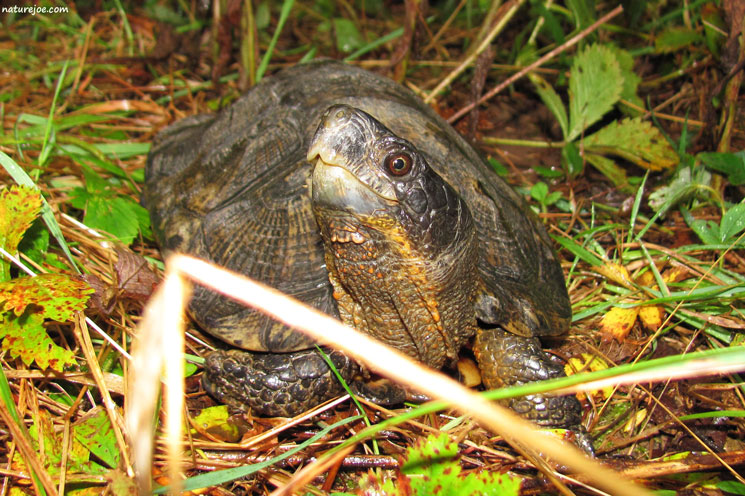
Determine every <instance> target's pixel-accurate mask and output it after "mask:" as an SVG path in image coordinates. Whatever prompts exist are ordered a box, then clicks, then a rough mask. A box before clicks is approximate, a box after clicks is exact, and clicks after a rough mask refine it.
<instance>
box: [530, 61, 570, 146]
mask: <svg viewBox="0 0 745 496" xmlns="http://www.w3.org/2000/svg"><path fill="white" fill-rule="evenodd" d="M528 77H529V78H530V81H531V82H532V83H533V85H534V86H535V92H536V93H538V96H539V97H540V98H541V100H542V101H543V104H544V105H545V106H546V107H548V109H549V110H550V111H551V113H552V114H554V117H555V118H556V121H557V122H558V123H559V127H561V134H562V136H564V139H567V134H568V133H569V119H568V118H567V111H566V108H565V107H564V102H562V101H561V97H560V96H559V94H558V93H556V90H554V89H553V88H552V87H551V85H550V84H548V82H547V81H546V80H545V79H543V78H542V77H541V76H539V75H538V74H535V73H532V72H531V73H528Z"/></svg>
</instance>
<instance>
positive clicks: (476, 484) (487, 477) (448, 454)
mask: <svg viewBox="0 0 745 496" xmlns="http://www.w3.org/2000/svg"><path fill="white" fill-rule="evenodd" d="M401 462H402V464H401V469H400V471H399V474H398V477H397V478H396V479H395V480H394V479H393V478H391V477H390V476H386V475H384V476H380V475H377V474H373V473H369V474H368V475H367V476H366V477H363V478H362V479H361V480H360V492H359V494H363V495H371V496H372V495H376V496H409V495H414V496H429V495H437V496H461V495H465V496H476V495H487V496H512V495H517V494H519V492H520V486H521V484H522V480H523V479H522V478H520V477H518V476H515V475H511V474H501V473H498V472H490V471H488V470H476V471H472V472H468V473H463V470H462V469H461V467H460V464H459V463H458V446H457V444H456V443H454V442H452V441H451V440H450V439H449V438H448V436H447V434H440V435H438V436H435V435H430V436H429V437H427V438H426V439H419V440H418V441H417V442H416V443H415V444H414V445H413V446H411V447H409V448H408V449H407V450H406V454H405V455H404V456H403V458H402V460H401Z"/></svg>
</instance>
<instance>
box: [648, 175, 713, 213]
mask: <svg viewBox="0 0 745 496" xmlns="http://www.w3.org/2000/svg"><path fill="white" fill-rule="evenodd" d="M710 183H711V174H710V173H709V172H708V171H707V170H706V169H704V168H703V167H695V168H692V167H681V168H680V169H678V171H677V172H676V173H675V176H674V178H673V180H672V181H670V182H668V184H666V185H664V186H662V187H660V188H658V189H657V190H655V191H653V192H652V193H650V195H649V205H650V206H651V207H652V208H653V209H654V210H655V211H656V212H666V211H667V210H669V209H670V208H671V207H673V206H674V205H677V204H678V203H680V202H682V201H684V200H687V199H688V198H690V197H691V196H693V195H695V194H696V193H697V192H698V191H699V190H701V191H707V192H708V191H709V189H710V188H709V184H710Z"/></svg>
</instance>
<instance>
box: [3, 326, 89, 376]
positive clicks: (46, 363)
mask: <svg viewBox="0 0 745 496" xmlns="http://www.w3.org/2000/svg"><path fill="white" fill-rule="evenodd" d="M0 339H2V349H3V350H5V351H7V352H8V353H10V356H11V357H13V358H19V357H20V359H21V360H23V363H25V364H26V365H27V366H30V365H31V364H32V363H33V362H36V364H37V365H38V366H39V368H41V369H42V370H46V369H47V368H51V369H53V370H56V371H57V372H63V371H64V370H65V367H67V366H72V365H77V362H76V361H75V355H73V354H72V352H71V351H70V350H67V349H65V348H62V347H60V346H58V345H56V344H55V343H54V341H52V339H51V338H50V337H49V335H48V334H47V331H46V329H45V328H44V319H43V318H42V317H41V315H39V314H37V313H25V314H23V315H21V316H19V317H15V316H13V315H6V317H5V321H4V322H3V325H2V326H0Z"/></svg>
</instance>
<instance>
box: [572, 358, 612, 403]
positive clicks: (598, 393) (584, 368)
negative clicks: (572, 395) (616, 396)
mask: <svg viewBox="0 0 745 496" xmlns="http://www.w3.org/2000/svg"><path fill="white" fill-rule="evenodd" d="M607 368H608V364H607V363H606V361H605V360H603V359H602V358H600V357H599V356H597V355H593V354H591V353H582V354H581V355H580V356H578V357H573V358H570V359H569V360H568V361H567V364H566V365H564V373H565V374H566V375H568V376H569V375H572V374H575V373H578V372H597V371H598V370H605V369H607ZM612 393H613V386H608V387H604V388H603V389H596V390H593V391H590V395H592V397H593V398H595V400H596V401H603V400H604V399H606V398H608V397H610V395H611V394H612ZM582 394H584V393H578V394H577V395H578V396H580V395H582ZM581 399H582V398H581V397H580V400H581Z"/></svg>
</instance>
